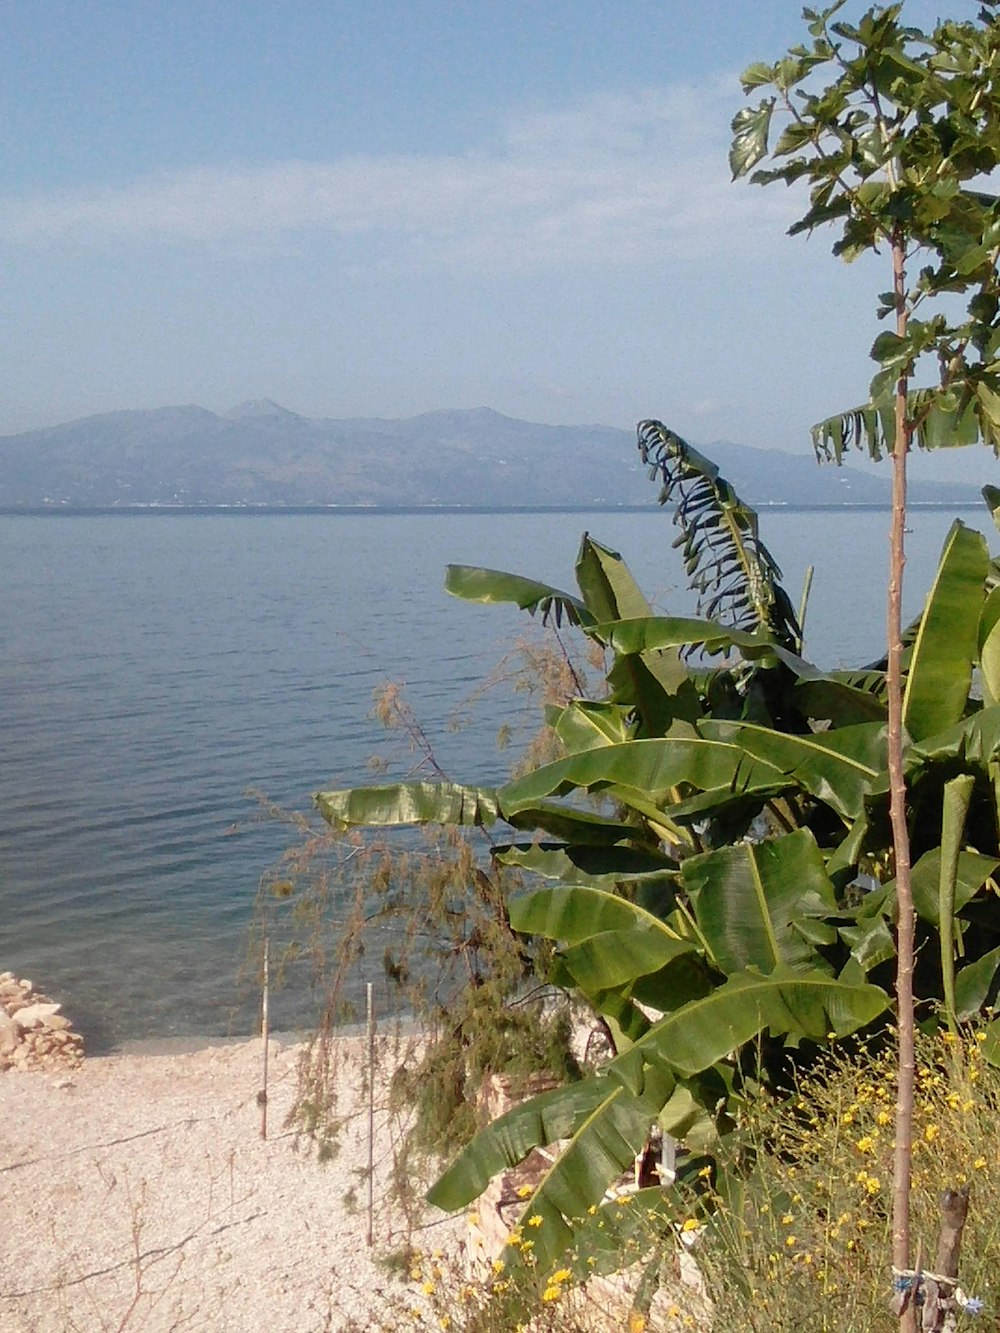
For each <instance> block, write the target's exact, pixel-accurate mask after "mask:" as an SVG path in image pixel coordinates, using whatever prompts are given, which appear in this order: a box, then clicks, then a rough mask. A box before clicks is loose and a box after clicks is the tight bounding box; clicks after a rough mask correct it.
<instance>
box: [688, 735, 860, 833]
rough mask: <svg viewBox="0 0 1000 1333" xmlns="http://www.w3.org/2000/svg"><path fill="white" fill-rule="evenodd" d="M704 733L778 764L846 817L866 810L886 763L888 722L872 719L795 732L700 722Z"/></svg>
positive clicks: (771, 763)
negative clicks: (884, 725) (793, 734)
mask: <svg viewBox="0 0 1000 1333" xmlns="http://www.w3.org/2000/svg"><path fill="white" fill-rule="evenodd" d="M698 729H699V731H700V732H701V733H702V735H704V736H707V737H710V738H712V739H715V740H719V741H727V742H729V743H730V744H734V745H737V746H739V747H740V748H741V749H743V750H745V751H746V753H747V754H750V755H754V756H756V757H757V758H758V759H761V760H763V761H765V762H766V763H768V764H769V765H772V766H773V767H774V768H777V769H778V770H779V771H781V772H782V773H784V774H785V775H786V777H788V778H789V779H790V780H792V781H794V782H795V783H796V784H797V785H798V786H800V787H802V788H803V789H804V790H805V791H807V792H810V793H811V794H812V795H813V796H815V797H816V798H817V799H818V800H821V801H825V802H826V803H827V804H828V805H830V806H832V808H833V809H834V810H836V811H837V813H838V814H839V815H841V816H843V818H844V819H846V820H849V821H853V820H855V819H856V818H857V817H858V815H860V814H861V812H862V809H863V806H864V798H865V796H866V795H867V793H868V791H869V790H870V788H871V786H872V784H873V783H874V782H875V780H876V779H877V778H878V777H879V775H880V774H881V773H882V772H883V770H884V768H885V727H883V726H881V725H880V724H879V723H878V722H866V723H861V724H859V725H857V726H852V727H838V728H836V729H835V730H832V731H821V732H815V733H813V734H811V735H808V736H792V735H787V734H785V733H783V732H778V731H773V730H772V729H771V728H769V727H761V726H757V725H755V724H753V723H749V722H717V721H715V720H712V719H706V720H705V721H704V722H702V723H700V724H699V728H698Z"/></svg>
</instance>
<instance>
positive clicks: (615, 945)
mask: <svg viewBox="0 0 1000 1333" xmlns="http://www.w3.org/2000/svg"><path fill="white" fill-rule="evenodd" d="M694 952H695V944H694V942H693V941H691V940H679V939H677V938H676V937H675V938H673V939H669V938H668V937H667V936H666V935H665V934H662V933H660V932H654V931H650V930H633V929H631V928H627V929H625V930H605V931H602V932H601V933H600V934H598V935H589V936H588V937H587V938H586V939H584V940H581V941H580V943H579V944H574V945H571V946H570V947H569V948H566V949H563V950H562V952H561V954H560V958H561V961H562V965H563V967H564V968H565V969H566V971H567V972H568V973H569V974H570V975H571V976H572V978H573V980H574V981H575V983H576V985H577V986H578V987H579V989H580V990H581V991H582V992H583V994H584V995H585V996H587V998H588V999H590V997H591V996H598V995H603V994H606V993H607V992H610V991H624V992H626V993H631V992H632V991H633V990H635V989H636V988H637V987H638V985H639V983H640V982H641V981H642V980H643V979H644V978H646V977H653V976H658V977H660V983H659V984H660V985H662V984H663V974H664V973H665V972H666V971H668V970H669V966H670V964H671V963H673V962H674V961H675V959H677V958H679V957H680V956H681V955H682V954H688V953H694ZM670 1007H671V1008H673V1007H674V1006H670Z"/></svg>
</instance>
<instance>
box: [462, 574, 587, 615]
mask: <svg viewBox="0 0 1000 1333" xmlns="http://www.w3.org/2000/svg"><path fill="white" fill-rule="evenodd" d="M444 586H445V589H446V591H447V592H450V593H451V594H452V596H453V597H461V598H462V599H463V600H464V601H467V602H513V603H514V604H515V605H516V606H519V607H520V608H521V610H522V611H530V613H531V614H532V615H534V614H535V612H536V611H541V613H542V618H543V619H544V620H548V619H549V617H552V618H553V619H554V620H555V622H556V624H557V625H559V624H561V623H562V622H563V620H566V621H567V622H568V623H569V624H571V625H582V626H587V625H592V624H593V623H594V617H593V615H592V614H591V612H590V611H588V610H587V608H586V606H585V605H584V604H583V602H581V601H580V599H579V597H574V596H573V595H572V593H568V592H561V591H560V590H559V589H558V588H552V587H550V586H549V585H548V584H547V583H539V582H538V580H537V579H526V578H524V577H522V576H521V575H520V574H505V573H504V572H503V571H502V570H499V569H482V568H480V567H479V566H477V565H449V566H448V569H447V572H446V574H445V581H444Z"/></svg>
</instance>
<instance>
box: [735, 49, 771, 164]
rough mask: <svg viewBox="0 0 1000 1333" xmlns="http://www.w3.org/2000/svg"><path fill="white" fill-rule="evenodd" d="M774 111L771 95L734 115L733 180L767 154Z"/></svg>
mask: <svg viewBox="0 0 1000 1333" xmlns="http://www.w3.org/2000/svg"><path fill="white" fill-rule="evenodd" d="M748 73H749V71H748ZM773 113H774V98H773V97H771V98H766V99H765V100H764V101H763V102H761V104H760V105H759V106H757V107H749V106H747V107H743V109H742V110H740V111H737V113H736V115H735V116H734V117H733V126H732V128H733V144H732V147H731V148H730V150H729V168H730V170H731V171H732V173H733V180H738V179H739V177H740V176H745V175H746V174H747V172H748V171H750V170H752V168H753V167H755V166H756V165H757V163H758V162H759V161H760V160H761V158H763V157H766V156H767V136H768V131H769V130H770V128H771V116H772V115H773Z"/></svg>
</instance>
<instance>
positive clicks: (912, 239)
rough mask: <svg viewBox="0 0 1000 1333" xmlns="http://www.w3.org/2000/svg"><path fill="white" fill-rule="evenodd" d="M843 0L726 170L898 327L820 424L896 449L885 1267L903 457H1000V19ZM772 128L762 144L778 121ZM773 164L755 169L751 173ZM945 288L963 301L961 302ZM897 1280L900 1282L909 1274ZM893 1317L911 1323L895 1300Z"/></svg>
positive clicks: (898, 1198) (907, 1256)
mask: <svg viewBox="0 0 1000 1333" xmlns="http://www.w3.org/2000/svg"><path fill="white" fill-rule="evenodd" d="M845 3H846V0H838V3H836V4H833V5H831V6H830V7H828V8H827V9H824V10H822V11H815V10H810V9H806V10H804V11H803V17H804V19H805V21H806V23H807V25H808V32H809V36H810V38H811V43H810V44H808V45H806V44H803V45H800V46H796V47H793V48H792V49H791V50H790V51H788V52H787V54H786V55H785V56H784V57H783V58H782V59H780V60H779V61H778V62H777V63H776V64H773V65H768V64H755V65H752V66H751V67H750V68H749V69H748V70H746V71H745V73H744V75H743V87H744V91H745V92H746V93H750V92H751V91H752V90H754V89H761V88H766V89H770V90H772V92H771V95H769V96H767V97H766V98H765V99H764V100H762V101H760V102H759V103H758V104H757V105H756V106H753V107H747V108H745V109H744V110H742V111H740V113H739V114H738V115H737V117H736V119H735V120H734V122H733V132H734V139H733V146H732V151H731V155H730V162H731V166H732V170H733V175H734V177H739V176H744V175H747V174H748V173H752V175H751V179H752V180H753V181H755V182H758V183H762V184H770V183H772V182H775V181H783V182H784V183H785V184H786V185H794V184H796V183H797V182H805V183H807V184H808V185H809V187H810V195H809V208H808V209H807V211H806V212H805V214H804V215H803V217H802V218H801V219H800V220H799V221H798V222H796V224H795V225H794V226H793V227H792V228H791V231H792V233H796V232H804V231H811V230H812V229H813V228H815V227H818V226H820V225H822V224H825V223H831V224H833V225H835V226H836V227H837V228H839V230H840V236H839V239H838V240H837V241H836V243H835V245H834V247H833V250H834V253H835V254H837V255H840V256H841V257H842V258H844V259H845V260H848V261H850V260H852V259H854V258H856V257H857V256H858V255H860V254H863V253H865V252H866V251H874V252H875V253H876V254H880V255H883V256H885V258H886V261H887V263H888V264H889V266H890V267H891V279H892V283H891V288H890V289H889V290H887V291H886V292H885V293H883V294H882V295H881V296H880V298H879V302H880V304H879V315H880V317H884V318H890V319H891V320H892V321H893V327H892V329H891V330H889V331H886V332H884V333H882V334H881V335H880V336H879V337H878V338H877V339H876V340H875V343H874V345H873V347H872V349H871V354H872V357H873V359H874V360H875V361H876V362H877V363H878V371H877V373H876V374H875V376H874V378H873V379H872V382H871V386H870V390H869V399H868V401H867V402H866V403H864V404H862V405H861V406H859V407H856V408H852V409H851V410H850V411H847V412H845V413H842V414H840V415H838V416H836V417H833V418H831V419H829V420H827V421H824V422H822V423H820V424H819V425H818V426H816V427H814V430H813V439H814V444H815V447H816V449H817V452H818V453H819V455H820V456H821V457H825V458H831V459H835V460H836V461H838V462H839V461H840V459H841V456H842V454H843V452H844V451H845V449H848V448H850V447H852V446H857V447H860V448H863V449H867V451H868V452H869V453H870V454H871V455H872V456H873V457H875V458H879V457H881V456H883V454H890V455H891V457H892V474H893V491H892V494H893V506H892V524H891V534H890V569H889V582H888V626H887V628H888V697H889V772H890V779H891V792H890V796H891V804H890V813H891V822H892V832H893V845H894V852H895V875H896V888H897V900H898V915H897V937H898V938H897V948H898V967H897V980H896V990H897V1004H898V1032H899V1037H898V1041H899V1082H898V1096H897V1110H896V1148H895V1159H894V1180H893V1255H892V1260H893V1266H894V1268H895V1269H896V1271H897V1276H899V1275H905V1274H907V1273H908V1272H909V1271H910V1269H911V1245H910V1223H909V1212H910V1210H909V1199H910V1155H911V1148H912V1119H913V1095H914V1054H913V1038H914V1005H913V967H914V921H915V919H914V910H913V895H912V891H911V884H910V848H909V830H908V824H907V806H906V789H905V782H904V771H903V751H904V743H905V739H906V736H907V735H909V736H910V737H911V738H912V739H914V740H920V739H921V737H920V736H919V735H916V734H914V732H915V730H916V729H917V728H916V727H915V715H914V716H913V717H911V716H910V713H909V710H908V698H907V694H908V692H907V691H906V690H905V687H904V681H903V669H902V668H903V664H902V623H901V605H902V601H901V598H902V583H903V566H904V560H905V553H904V532H905V514H906V460H907V455H908V453H909V451H910V449H911V448H912V447H913V446H914V445H917V446H919V447H922V448H941V447H951V446H955V445H965V444H972V443H975V442H977V441H983V442H984V443H987V444H990V445H992V447H993V449H994V451H996V452H1000V283H998V278H997V261H998V257H1000V203H998V200H997V197H996V196H995V195H994V194H993V193H991V192H990V186H991V184H992V181H991V173H993V172H994V171H995V170H996V169H997V167H998V165H1000V21H998V18H997V15H996V12H995V11H996V8H997V0H988V3H985V4H984V5H983V6H982V8H981V9H980V10H979V12H978V15H977V16H976V18H975V19H971V20H968V21H963V22H954V21H944V22H940V23H939V24H938V25H937V26H936V27H935V28H934V30H933V31H931V32H924V31H921V30H920V29H918V28H914V27H910V26H907V25H906V24H905V23H904V22H903V10H904V5H903V4H902V3H900V4H892V5H886V6H876V7H874V8H872V9H869V10H868V11H867V12H866V13H865V14H864V16H863V17H862V18H860V19H859V20H858V21H857V22H856V23H852V22H848V21H847V20H846V19H845V18H843V17H837V16H838V15H840V14H842V11H843V10H844V8H845ZM776 122H780V133H779V134H778V136H777V138H776V139H775V140H774V142H773V143H772V137H771V136H772V131H773V130H774V129H775V128H776ZM766 158H770V160H771V165H770V167H769V169H766V170H754V168H755V167H756V166H757V164H758V163H760V162H762V161H763V160H764V159H766ZM956 298H957V299H956ZM903 1281H904V1284H905V1277H904V1279H903ZM902 1318H903V1323H904V1326H906V1327H913V1326H914V1325H913V1318H914V1313H913V1306H912V1303H911V1304H909V1305H907V1304H906V1303H905V1302H904V1310H903V1315H902Z"/></svg>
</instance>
